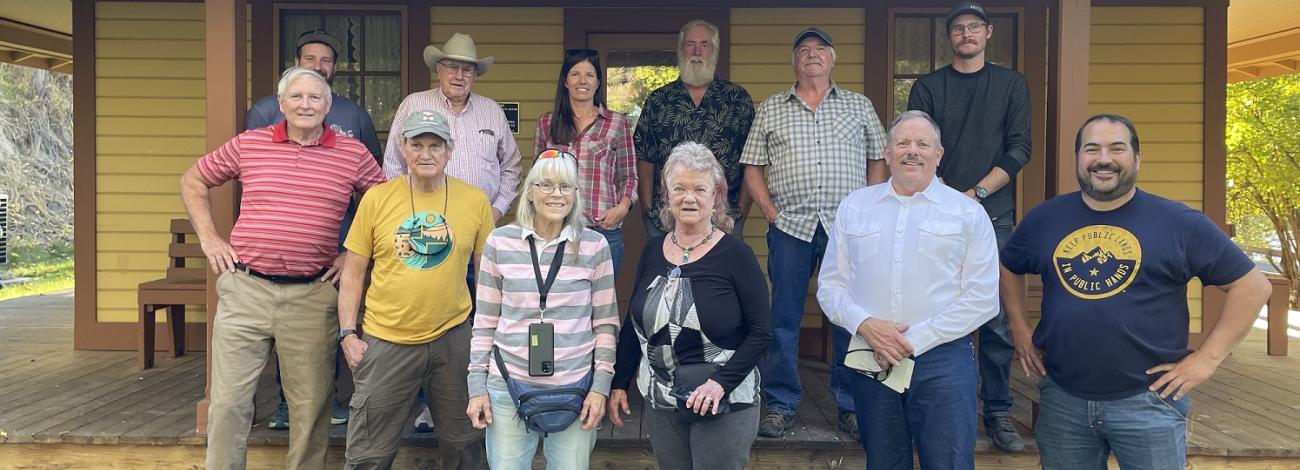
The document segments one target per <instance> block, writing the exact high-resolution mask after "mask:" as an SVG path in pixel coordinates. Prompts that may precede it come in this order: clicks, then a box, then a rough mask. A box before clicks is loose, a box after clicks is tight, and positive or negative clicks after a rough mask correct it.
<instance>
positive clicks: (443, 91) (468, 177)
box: [383, 33, 519, 432]
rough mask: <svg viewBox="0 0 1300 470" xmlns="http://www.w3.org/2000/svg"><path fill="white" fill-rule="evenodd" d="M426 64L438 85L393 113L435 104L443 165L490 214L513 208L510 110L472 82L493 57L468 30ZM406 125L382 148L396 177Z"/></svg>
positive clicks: (426, 423)
mask: <svg viewBox="0 0 1300 470" xmlns="http://www.w3.org/2000/svg"><path fill="white" fill-rule="evenodd" d="M424 64H425V65H427V66H429V69H430V70H433V72H434V73H435V74H437V76H438V88H434V89H432V90H425V91H421V92H416V93H412V94H410V95H408V96H407V97H406V99H403V100H402V104H401V105H399V106H398V107H397V114H395V116H406V115H408V114H410V113H411V112H412V111H417V110H425V109H432V110H434V111H437V112H439V113H441V114H442V115H443V117H446V118H447V122H448V123H450V125H451V132H452V139H453V140H454V141H455V142H456V147H455V149H453V150H452V157H451V161H450V162H448V163H447V169H446V170H445V171H446V172H447V174H448V175H451V176H452V177H454V178H456V179H459V180H461V181H464V182H466V183H469V184H470V186H473V187H475V188H478V189H479V190H480V191H483V194H486V195H487V198H488V203H489V204H491V205H492V216H493V217H494V218H495V219H496V220H498V221H499V220H501V215H502V214H505V213H506V212H507V211H509V210H510V204H512V203H514V200H515V196H516V195H518V193H519V189H518V188H519V145H518V144H516V143H515V138H514V135H513V134H512V133H511V132H510V123H508V122H506V114H505V113H504V112H502V111H501V106H500V105H498V104H497V102H496V101H493V100H492V99H490V98H488V97H485V96H483V95H480V94H477V93H474V92H473V89H474V82H475V81H477V80H478V77H480V76H482V75H483V74H485V73H487V71H488V68H490V67H491V66H492V58H491V57H484V58H481V59H480V58H479V56H478V48H477V47H475V46H474V39H473V38H471V37H469V35H468V34H461V33H456V34H453V35H452V36H451V39H448V40H447V42H446V44H443V46H442V49H438V48H437V47H435V46H434V45H432V44H430V45H428V46H426V47H425V48H424ZM403 130H405V123H404V122H403V121H402V120H401V119H394V120H393V127H392V130H391V131H389V133H388V146H387V147H385V149H384V165H383V166H384V176H386V177H388V179H390V180H391V179H393V178H396V177H398V176H401V175H404V174H406V161H405V160H403V159H402V156H401V152H399V151H398V149H399V146H400V142H399V140H400V139H399V137H400V136H401V135H402V131H403ZM473 265H474V262H473V260H470V269H469V270H468V272H469V277H470V279H468V280H467V281H466V282H468V283H469V289H470V290H469V292H470V296H473V295H474V284H475V281H474V279H473V277H474V273H477V272H478V270H476V269H474V268H473ZM431 422H432V421H431V419H430V415H429V408H428V407H425V408H424V411H423V412H421V413H420V417H419V418H417V419H416V422H415V429H416V430H417V431H420V432H430V431H432V430H433V428H432V426H431V424H430V423H431Z"/></svg>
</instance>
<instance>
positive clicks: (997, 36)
mask: <svg viewBox="0 0 1300 470" xmlns="http://www.w3.org/2000/svg"><path fill="white" fill-rule="evenodd" d="M990 21H992V22H993V37H992V38H990V39H989V47H988V48H987V49H985V58H987V59H988V61H989V62H993V63H995V64H998V65H1001V66H1003V67H1006V68H1010V69H1015V68H1016V63H1015V59H1016V58H1015V56H1014V54H1013V53H1012V51H1013V50H1014V48H1013V47H1012V46H1013V45H1014V44H1015V41H1016V18H1015V17H1014V16H994V17H993V18H991V19H990Z"/></svg>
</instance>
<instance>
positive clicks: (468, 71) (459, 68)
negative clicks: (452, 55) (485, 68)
mask: <svg viewBox="0 0 1300 470" xmlns="http://www.w3.org/2000/svg"><path fill="white" fill-rule="evenodd" d="M438 65H441V66H443V68H446V69H447V71H448V72H451V74H452V75H460V74H465V75H468V76H471V77H472V76H474V74H475V73H476V72H478V66H477V65H474V64H468V65H465V64H459V63H456V62H452V61H449V60H447V61H442V62H438Z"/></svg>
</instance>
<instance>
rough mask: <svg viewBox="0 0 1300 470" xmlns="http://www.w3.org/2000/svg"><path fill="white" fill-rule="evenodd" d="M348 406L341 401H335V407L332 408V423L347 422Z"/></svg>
mask: <svg viewBox="0 0 1300 470" xmlns="http://www.w3.org/2000/svg"><path fill="white" fill-rule="evenodd" d="M347 422H348V406H347V405H344V404H342V403H339V402H337V401H336V402H334V409H332V410H330V424H347Z"/></svg>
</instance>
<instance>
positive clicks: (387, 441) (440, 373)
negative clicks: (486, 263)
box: [338, 110, 496, 469]
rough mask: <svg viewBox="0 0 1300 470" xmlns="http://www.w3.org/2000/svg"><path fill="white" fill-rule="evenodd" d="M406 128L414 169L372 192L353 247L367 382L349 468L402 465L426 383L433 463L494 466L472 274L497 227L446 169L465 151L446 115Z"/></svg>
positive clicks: (351, 299)
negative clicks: (478, 366)
mask: <svg viewBox="0 0 1300 470" xmlns="http://www.w3.org/2000/svg"><path fill="white" fill-rule="evenodd" d="M402 124H403V129H404V131H403V132H402V133H401V134H400V135H399V139H398V149H399V150H398V151H399V152H400V154H401V155H402V158H403V160H404V161H405V164H406V165H407V167H408V168H410V170H409V171H408V172H407V174H406V175H404V176H403V177H400V178H396V179H393V180H391V181H389V182H387V183H384V184H381V185H379V186H377V187H375V188H374V189H372V190H371V192H369V193H367V194H366V197H365V198H364V199H362V200H361V206H360V208H358V209H357V218H356V220H354V221H353V224H352V231H351V232H349V233H348V238H347V241H346V242H345V243H344V244H345V245H346V246H347V249H348V254H347V261H346V262H345V263H344V268H343V279H342V281H341V282H340V283H339V296H338V299H339V300H338V308H339V315H338V319H339V342H340V344H341V345H342V346H343V352H344V355H345V356H346V358H347V363H348V367H351V368H352V369H353V377H354V379H355V383H356V393H354V394H353V395H352V401H351V403H350V407H351V411H352V414H353V416H354V417H355V419H354V420H353V421H352V422H351V423H350V424H349V425H348V444H347V451H346V457H347V464H346V465H345V466H344V468H347V469H387V468H391V467H392V465H393V459H394V458H395V457H396V456H397V450H398V446H399V445H400V444H401V438H402V434H403V431H405V430H406V423H407V421H406V418H407V416H408V414H409V413H410V411H411V405H412V404H414V402H415V397H416V392H417V390H420V389H421V388H422V389H423V390H424V391H425V393H426V397H427V398H428V401H429V407H430V408H431V409H432V410H433V420H434V424H435V425H436V432H437V438H438V453H439V454H440V455H441V460H442V462H441V465H438V464H437V463H436V462H435V463H434V467H435V468H455V469H476V468H487V456H486V454H485V453H484V447H483V431H481V430H478V429H474V427H473V426H472V425H471V423H470V420H469V416H468V415H467V414H465V410H466V409H468V408H469V385H468V383H467V382H466V381H465V371H466V370H468V368H469V347H468V345H469V342H470V336H471V329H472V326H471V324H470V323H469V322H467V319H468V318H469V316H470V312H471V310H472V308H473V304H474V298H473V297H472V296H471V295H470V292H469V287H468V286H467V285H466V284H465V277H466V274H467V273H466V268H467V267H468V266H469V260H470V259H471V258H477V257H478V256H479V255H481V254H482V253H483V246H484V244H485V243H486V242H487V238H488V235H489V234H490V233H491V232H492V230H493V229H495V228H496V224H495V223H494V221H493V217H492V209H491V206H489V205H488V200H487V197H486V196H484V194H483V192H482V191H479V190H477V189H474V187H472V186H470V185H468V184H466V183H465V182H463V181H461V180H459V179H457V178H455V177H451V176H448V175H447V173H446V169H447V164H448V161H449V160H451V159H452V152H453V151H454V149H455V148H456V147H457V146H459V145H460V141H459V140H457V139H455V138H454V132H453V131H452V129H451V126H450V125H449V124H448V122H447V118H445V117H443V115H442V114H441V113H438V112H437V111H433V110H420V111H415V112H413V113H410V114H409V117H407V118H406V119H403V120H402ZM372 261H373V263H374V269H373V271H372V273H371V280H370V285H369V287H367V288H366V289H365V293H364V295H365V296H366V297H365V299H366V302H365V315H364V318H365V321H364V323H363V324H362V327H363V328H364V332H361V331H358V330H357V318H358V316H359V315H358V313H359V312H358V310H359V308H360V304H361V296H362V295H363V294H362V290H363V289H362V287H363V284H364V283H365V280H366V269H367V267H368V266H369V265H370V264H371V262H372Z"/></svg>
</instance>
